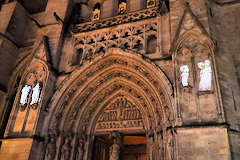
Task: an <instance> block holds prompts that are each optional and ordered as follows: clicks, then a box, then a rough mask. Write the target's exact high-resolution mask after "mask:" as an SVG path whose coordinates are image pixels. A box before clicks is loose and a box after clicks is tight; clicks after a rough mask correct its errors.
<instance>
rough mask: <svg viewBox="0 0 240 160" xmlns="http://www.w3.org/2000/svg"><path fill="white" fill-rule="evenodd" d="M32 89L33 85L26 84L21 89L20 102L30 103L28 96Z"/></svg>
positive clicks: (23, 103)
mask: <svg viewBox="0 0 240 160" xmlns="http://www.w3.org/2000/svg"><path fill="white" fill-rule="evenodd" d="M30 90H31V86H29V85H25V86H24V87H23V88H22V91H21V98H20V104H22V105H25V104H27V103H28V96H29V93H30Z"/></svg>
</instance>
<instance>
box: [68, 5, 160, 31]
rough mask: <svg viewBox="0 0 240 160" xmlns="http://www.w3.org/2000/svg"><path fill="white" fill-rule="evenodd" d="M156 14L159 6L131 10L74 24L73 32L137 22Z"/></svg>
mask: <svg viewBox="0 0 240 160" xmlns="http://www.w3.org/2000/svg"><path fill="white" fill-rule="evenodd" d="M156 16H157V7H153V8H149V9H145V10H140V11H136V12H131V13H128V14H124V15H119V16H116V17H111V18H106V19H104V20H100V21H98V22H87V23H83V24H78V25H74V26H73V28H72V32H73V33H74V34H75V33H82V32H88V31H93V30H96V29H101V28H105V27H111V26H115V25H119V24H124V23H129V22H136V21H139V20H143V19H149V18H153V17H156Z"/></svg>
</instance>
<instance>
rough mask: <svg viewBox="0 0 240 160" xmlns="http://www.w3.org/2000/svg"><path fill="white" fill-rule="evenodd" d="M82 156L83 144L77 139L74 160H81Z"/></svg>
mask: <svg viewBox="0 0 240 160" xmlns="http://www.w3.org/2000/svg"><path fill="white" fill-rule="evenodd" d="M83 154H84V142H83V140H82V139H79V142H78V146H77V153H76V160H82V159H83Z"/></svg>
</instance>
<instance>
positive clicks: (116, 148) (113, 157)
mask: <svg viewBox="0 0 240 160" xmlns="http://www.w3.org/2000/svg"><path fill="white" fill-rule="evenodd" d="M119 154H120V145H119V144H117V143H116V141H115V140H114V144H113V145H112V146H111V147H110V153H109V155H110V158H109V160H119Z"/></svg>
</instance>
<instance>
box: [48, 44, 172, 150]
mask: <svg viewBox="0 0 240 160" xmlns="http://www.w3.org/2000/svg"><path fill="white" fill-rule="evenodd" d="M118 97H125V98H128V99H129V100H130V101H132V102H134V103H135V104H136V107H137V108H138V110H139V111H140V112H141V114H142V115H143V116H144V118H143V122H144V128H143V130H142V131H143V132H144V133H145V132H148V131H149V130H155V131H156V132H157V130H158V131H160V130H164V129H166V128H167V127H169V126H173V125H175V113H176V111H175V108H174V105H173V90H172V85H171V83H170V82H169V80H168V79H167V77H166V76H165V74H164V73H163V72H162V70H161V69H160V68H159V67H158V66H157V65H155V64H154V63H152V62H151V61H150V60H147V59H145V60H144V59H142V56H141V55H138V54H135V53H128V52H125V51H123V50H121V49H116V48H112V49H109V50H107V51H106V53H105V54H100V55H98V56H97V57H95V58H94V59H92V60H91V61H89V62H85V63H84V64H83V65H82V66H81V67H79V68H78V69H77V70H76V71H74V72H73V73H72V74H71V75H69V76H68V77H67V78H66V79H65V80H63V81H62V83H61V84H60V86H59V88H58V89H57V91H56V93H55V95H54V96H53V98H52V101H51V103H50V114H49V119H50V121H49V123H47V122H46V123H45V124H49V126H48V130H49V133H50V132H53V133H56V132H61V133H62V134H67V133H77V134H81V135H82V134H84V135H87V137H94V136H93V135H94V134H95V127H96V122H97V119H98V117H99V116H100V115H101V114H102V112H103V110H104V108H105V107H106V106H107V105H108V104H109V103H112V101H114V99H116V98H118ZM47 119H48V118H47ZM88 140H90V141H91V138H90V139H88ZM90 146H91V143H90V142H89V143H88V146H86V147H87V148H89V147H90ZM86 154H90V153H89V152H88V153H86Z"/></svg>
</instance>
